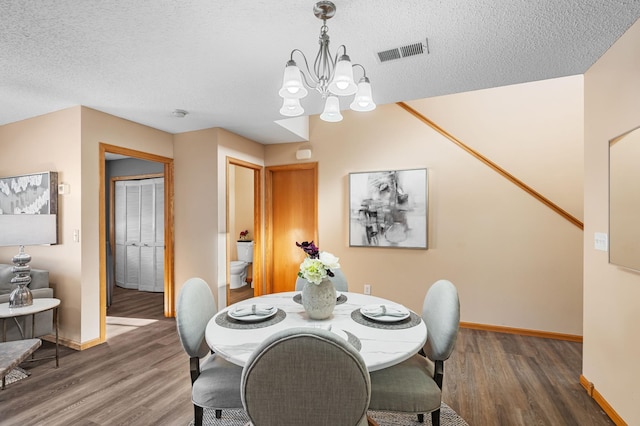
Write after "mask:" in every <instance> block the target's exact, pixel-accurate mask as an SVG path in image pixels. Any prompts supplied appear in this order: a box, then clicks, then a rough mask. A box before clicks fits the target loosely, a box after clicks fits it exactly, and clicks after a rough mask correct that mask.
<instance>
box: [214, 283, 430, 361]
mask: <svg viewBox="0 0 640 426" xmlns="http://www.w3.org/2000/svg"><path fill="white" fill-rule="evenodd" d="M298 293H299V292H286V293H274V294H267V295H263V296H258V297H254V298H252V299H247V300H243V301H241V302H238V303H236V304H234V305H231V306H228V307H227V308H226V309H224V310H222V311H220V312H218V313H217V314H216V315H215V316H214V317H213V318H212V319H211V320H210V321H209V324H208V325H207V329H206V332H205V338H206V340H207V343H208V345H209V347H210V348H211V349H213V350H214V351H215V352H216V353H218V354H219V355H220V356H222V357H223V358H225V359H227V360H228V361H230V362H232V363H234V364H236V365H239V366H244V364H245V363H246V362H247V359H248V358H249V355H251V352H252V351H253V350H254V349H255V348H256V347H257V346H258V344H259V343H260V342H262V341H263V340H264V339H265V338H266V337H268V336H270V335H271V334H273V333H275V332H277V331H280V330H284V329H287V328H292V327H314V326H315V327H317V326H326V325H328V324H331V330H332V331H336V330H337V333H338V334H339V335H340V334H342V335H343V337H344V333H341V332H340V330H343V331H346V332H348V333H350V334H352V335H353V336H355V337H357V339H358V340H359V341H360V343H361V345H362V347H361V348H360V354H361V355H362V358H363V359H364V361H365V363H366V364H367V368H368V369H369V371H375V370H380V369H383V368H386V367H390V366H392V365H395V364H397V363H400V362H402V361H404V360H406V359H408V358H410V357H411V356H412V355H414V354H415V353H417V352H418V351H419V350H420V349H421V348H422V346H423V345H424V343H425V342H426V340H427V327H426V326H425V324H424V322H423V321H422V320H421V319H420V323H419V324H417V325H415V326H412V327H409V328H392V327H394V326H393V323H385V324H383V325H382V326H381V327H384V328H377V326H376V323H375V322H372V323H371V326H369V325H362V324H360V323H358V322H356V321H354V319H352V317H351V314H352V312H353V311H354V310H359V308H360V307H362V306H364V305H369V304H393V303H394V302H391V301H389V300H386V299H382V298H380V297H375V296H369V295H363V294H359V293H347V292H342V294H343V296H346V297H347V300H346V302H344V303H341V304H337V305H336V308H335V310H334V311H333V314H332V315H331V317H330V318H328V319H326V320H312V319H309V317H308V316H307V314H306V313H305V311H304V308H303V307H302V305H301V304H299V303H297V302H295V301H294V300H293V297H294V296H295V295H296V294H298ZM254 303H265V304H270V305H274V306H276V307H277V308H278V309H280V310H282V311H284V313H285V314H286V317H285V318H284V320H282V321H281V322H278V323H277V324H273V325H269V326H267V327H260V328H241V329H237V328H229V327H225V326H224V325H221V324H218V322H219V321H218V322H216V319H217V318H218V316H221V315H224V317H222V318H220V320H222V319H224V318H226V315H227V311H228V310H229V309H233V308H234V307H235V306H236V305H244V304H248V305H251V304H254ZM415 315H416V314H414V315H413V316H412V317H413V318H415ZM256 324H260V323H256ZM397 327H400V325H398V326H397Z"/></svg>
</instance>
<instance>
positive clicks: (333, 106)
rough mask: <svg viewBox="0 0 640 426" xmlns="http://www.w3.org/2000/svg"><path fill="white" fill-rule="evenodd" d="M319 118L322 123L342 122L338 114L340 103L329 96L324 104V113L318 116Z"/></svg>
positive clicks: (335, 98) (340, 115)
mask: <svg viewBox="0 0 640 426" xmlns="http://www.w3.org/2000/svg"><path fill="white" fill-rule="evenodd" d="M320 118H321V119H322V120H324V121H329V122H332V123H335V122H337V121H342V114H340V101H339V100H338V98H337V97H335V96H329V97H328V98H327V101H326V103H325V104H324V111H323V112H322V114H320Z"/></svg>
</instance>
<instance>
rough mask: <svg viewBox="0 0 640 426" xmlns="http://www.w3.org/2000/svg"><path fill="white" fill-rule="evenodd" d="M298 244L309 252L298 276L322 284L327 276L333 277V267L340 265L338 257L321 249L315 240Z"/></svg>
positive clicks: (297, 244) (336, 267)
mask: <svg viewBox="0 0 640 426" xmlns="http://www.w3.org/2000/svg"><path fill="white" fill-rule="evenodd" d="M296 246H298V247H300V248H301V249H302V250H303V251H304V252H305V253H306V254H307V257H306V258H305V259H304V261H303V262H302V263H301V264H300V271H298V276H299V277H301V278H304V279H305V280H307V281H309V282H310V283H313V284H320V283H321V282H322V280H324V279H325V278H327V277H333V272H331V269H338V268H339V267H340V264H339V263H338V260H339V259H338V258H337V257H335V256H334V255H332V254H331V253H327V252H326V251H323V252H321V251H319V250H318V247H316V245H315V244H314V243H313V241H311V242H308V241H304V242H302V243H298V242H296Z"/></svg>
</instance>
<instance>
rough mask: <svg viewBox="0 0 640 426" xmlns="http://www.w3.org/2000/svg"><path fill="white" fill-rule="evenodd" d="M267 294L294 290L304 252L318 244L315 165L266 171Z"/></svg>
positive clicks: (294, 165) (281, 167) (274, 168)
mask: <svg viewBox="0 0 640 426" xmlns="http://www.w3.org/2000/svg"><path fill="white" fill-rule="evenodd" d="M266 182H267V183H266V197H265V198H266V207H265V211H266V229H267V232H266V244H265V251H266V265H267V268H266V282H267V286H266V291H267V293H279V292H283V291H293V290H294V289H295V284H296V278H297V275H298V270H299V268H300V262H301V261H302V260H303V259H304V252H303V251H302V250H300V249H299V248H298V247H297V246H296V242H302V241H312V240H313V241H315V242H316V244H319V242H318V163H316V162H314V163H302V164H293V165H286V166H272V167H267V169H266Z"/></svg>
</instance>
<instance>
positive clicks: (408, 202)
mask: <svg viewBox="0 0 640 426" xmlns="http://www.w3.org/2000/svg"><path fill="white" fill-rule="evenodd" d="M427 180H428V177H427V169H411V170H388V171H380V172H360V173H350V174H349V246H351V247H390V248H408V249H427V229H428V227H427V216H428V211H429V203H428V186H427Z"/></svg>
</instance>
